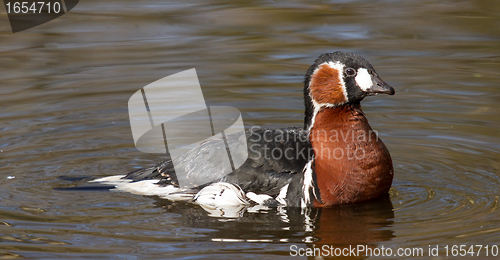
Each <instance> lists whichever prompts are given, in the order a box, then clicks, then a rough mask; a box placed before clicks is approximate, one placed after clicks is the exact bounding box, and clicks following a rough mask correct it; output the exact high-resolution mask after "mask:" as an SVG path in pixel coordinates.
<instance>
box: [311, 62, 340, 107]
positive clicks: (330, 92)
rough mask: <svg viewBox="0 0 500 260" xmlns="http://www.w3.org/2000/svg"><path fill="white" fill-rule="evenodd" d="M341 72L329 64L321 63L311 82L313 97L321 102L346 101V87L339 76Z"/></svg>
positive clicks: (336, 102)
mask: <svg viewBox="0 0 500 260" xmlns="http://www.w3.org/2000/svg"><path fill="white" fill-rule="evenodd" d="M341 73H342V72H341V71H338V70H336V69H334V68H332V67H330V66H329V65H328V64H323V65H320V66H319V67H318V69H317V70H316V71H315V73H314V74H313V75H312V76H311V81H310V83H309V89H310V93H311V98H312V99H313V100H315V101H316V102H318V103H319V104H327V103H328V104H344V103H346V102H347V99H346V96H345V93H344V88H343V87H342V83H341V81H340V78H339V77H340V76H341Z"/></svg>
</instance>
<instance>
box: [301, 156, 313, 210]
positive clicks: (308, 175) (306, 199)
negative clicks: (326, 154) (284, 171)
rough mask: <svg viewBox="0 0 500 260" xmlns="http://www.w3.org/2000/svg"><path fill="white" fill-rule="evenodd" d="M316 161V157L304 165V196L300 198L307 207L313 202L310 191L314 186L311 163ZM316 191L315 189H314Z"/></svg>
mask: <svg viewBox="0 0 500 260" xmlns="http://www.w3.org/2000/svg"><path fill="white" fill-rule="evenodd" d="M313 161H314V157H313V158H312V159H311V160H310V161H309V162H308V163H307V164H306V166H304V184H303V185H302V192H303V193H304V196H303V198H302V199H301V200H300V206H301V207H303V208H305V207H307V206H308V205H309V204H311V197H310V193H309V191H310V190H311V189H314V188H313V171H312V168H311V163H312V162H313ZM313 191H314V190H313Z"/></svg>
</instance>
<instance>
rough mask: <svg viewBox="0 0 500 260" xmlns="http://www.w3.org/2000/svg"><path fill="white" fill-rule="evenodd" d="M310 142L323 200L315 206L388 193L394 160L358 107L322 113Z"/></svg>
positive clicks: (344, 107) (333, 109)
mask: <svg viewBox="0 0 500 260" xmlns="http://www.w3.org/2000/svg"><path fill="white" fill-rule="evenodd" d="M310 140H311V144H312V148H313V149H314V155H315V160H314V165H313V170H314V173H315V174H316V181H317V185H318V188H319V193H320V196H321V202H319V201H315V202H314V206H320V207H321V206H330V205H335V204H343V203H353V202H360V201H365V200H369V199H373V198H376V197H378V196H380V195H383V194H385V193H387V192H388V191H389V188H390V187H391V184H392V178H393V172H394V170H393V166H392V160H391V156H390V154H389V151H388V150H387V148H386V147H385V145H384V143H383V142H382V140H380V139H379V138H378V136H377V133H376V132H375V131H373V130H372V128H371V127H370V125H369V124H368V121H367V119H366V117H365V116H364V114H363V112H362V111H361V109H360V108H359V106H347V105H346V106H340V107H337V108H325V109H322V110H321V111H320V112H319V113H318V114H317V116H316V120H315V124H314V126H313V127H312V129H311V134H310Z"/></svg>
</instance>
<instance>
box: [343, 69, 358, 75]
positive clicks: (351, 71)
mask: <svg viewBox="0 0 500 260" xmlns="http://www.w3.org/2000/svg"><path fill="white" fill-rule="evenodd" d="M345 74H346V75H347V76H348V77H354V76H356V70H355V69H353V68H348V69H346V70H345Z"/></svg>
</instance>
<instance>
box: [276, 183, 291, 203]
mask: <svg viewBox="0 0 500 260" xmlns="http://www.w3.org/2000/svg"><path fill="white" fill-rule="evenodd" d="M288 185H290V184H287V185H285V186H283V188H281V190H280V194H278V197H276V201H278V202H279V203H280V204H283V205H286V200H285V198H286V194H287V193H288Z"/></svg>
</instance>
